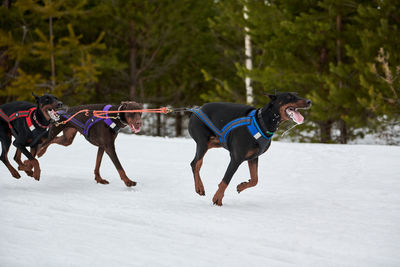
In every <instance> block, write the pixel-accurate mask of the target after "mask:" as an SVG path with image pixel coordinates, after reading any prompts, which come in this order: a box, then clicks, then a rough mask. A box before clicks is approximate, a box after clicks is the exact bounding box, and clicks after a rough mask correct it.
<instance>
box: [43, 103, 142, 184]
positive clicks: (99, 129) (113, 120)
mask: <svg viewBox="0 0 400 267" xmlns="http://www.w3.org/2000/svg"><path fill="white" fill-rule="evenodd" d="M142 108H143V106H142V104H139V103H136V102H133V101H131V102H122V103H121V104H120V105H105V104H91V105H83V106H76V107H71V108H69V109H68V110H66V112H63V113H61V114H60V115H61V118H62V121H66V120H68V119H70V120H69V121H68V122H67V123H65V124H62V121H61V122H60V123H58V125H53V126H51V128H50V131H49V136H48V138H47V139H46V140H45V141H44V142H43V144H42V145H41V147H40V148H39V152H38V156H39V157H41V156H42V155H43V154H44V153H45V152H46V150H47V148H48V146H49V145H51V144H53V143H55V144H59V145H63V146H69V145H70V144H72V142H73V140H74V138H75V136H76V133H77V132H80V133H81V134H83V135H84V136H85V138H86V139H87V140H88V141H89V143H91V144H93V145H95V146H97V147H98V151H97V159H96V167H95V169H94V175H95V178H94V179H95V180H96V181H97V182H98V183H101V184H108V183H109V182H108V181H107V180H105V179H103V178H102V177H101V176H100V164H101V160H102V158H103V154H104V151H105V152H106V153H107V154H108V156H109V157H110V158H111V160H112V162H113V163H114V166H115V167H116V168H117V171H118V173H119V175H120V177H121V179H122V181H124V183H125V184H126V186H129V187H130V186H135V185H136V182H134V181H132V180H130V179H129V178H128V176H127V175H126V173H125V171H124V169H123V168H122V165H121V163H120V161H119V159H118V157H117V153H116V152H115V144H114V142H115V139H116V138H117V135H118V132H119V130H120V129H121V128H123V127H125V126H129V128H130V129H131V131H132V132H133V133H138V132H139V131H140V128H141V126H142V120H141V116H142V113H141V112H131V113H128V112H127V113H124V112H119V113H117V115H116V117H113V116H112V115H110V117H108V116H107V115H105V116H106V117H107V118H99V117H96V116H92V117H88V116H86V114H85V113H80V114H77V115H76V116H74V117H73V115H74V114H75V113H77V112H79V111H81V110H85V109H88V110H89V113H92V112H93V111H94V110H101V111H104V112H107V111H124V110H141V109H142ZM71 117H72V118H71ZM60 132H63V135H61V136H57V135H58V134H59V133H60Z"/></svg>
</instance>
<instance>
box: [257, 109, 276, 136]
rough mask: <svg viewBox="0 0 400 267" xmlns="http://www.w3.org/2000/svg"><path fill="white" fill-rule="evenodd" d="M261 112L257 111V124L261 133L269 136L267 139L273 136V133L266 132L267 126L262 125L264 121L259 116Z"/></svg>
mask: <svg viewBox="0 0 400 267" xmlns="http://www.w3.org/2000/svg"><path fill="white" fill-rule="evenodd" d="M261 110H262V108H260V109H258V110H257V118H258V122H259V124H260V128H261V131H263V133H265V134H267V135H269V136H268V137H270V136H273V135H274V132H271V131H268V129H267V126H266V125H265V123H264V120H263V118H262V116H261Z"/></svg>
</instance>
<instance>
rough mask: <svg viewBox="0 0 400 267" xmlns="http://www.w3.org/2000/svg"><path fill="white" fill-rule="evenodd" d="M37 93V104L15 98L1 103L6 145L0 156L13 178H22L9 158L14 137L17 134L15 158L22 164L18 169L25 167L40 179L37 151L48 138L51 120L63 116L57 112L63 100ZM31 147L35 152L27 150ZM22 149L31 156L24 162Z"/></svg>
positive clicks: (0, 136)
mask: <svg viewBox="0 0 400 267" xmlns="http://www.w3.org/2000/svg"><path fill="white" fill-rule="evenodd" d="M33 96H34V97H35V100H36V106H35V105H34V104H32V103H30V102H25V101H15V102H10V103H6V104H3V105H1V106H0V142H1V145H2V153H1V156H0V159H1V161H3V163H4V164H5V165H6V166H7V168H8V170H9V171H10V173H11V175H12V176H13V177H15V178H20V177H21V176H20V174H19V173H18V171H17V170H15V169H14V167H13V166H12V165H11V164H10V162H9V161H8V157H7V154H8V151H9V149H10V145H11V136H14V138H15V140H14V142H13V145H14V146H15V147H16V148H17V149H16V153H15V156H14V160H15V161H16V162H17V163H18V170H23V171H25V172H26V174H27V175H29V176H32V177H34V178H35V179H36V180H39V179H40V167H39V162H38V161H37V160H36V159H35V156H36V150H37V147H38V145H39V144H40V143H41V141H42V139H44V138H46V136H47V134H48V129H49V127H50V123H51V122H52V121H53V122H54V121H58V120H59V118H60V117H59V116H58V114H57V112H56V111H57V109H59V108H61V107H62V102H60V101H59V100H58V99H57V98H56V97H55V96H53V95H50V94H45V95H43V96H40V97H39V96H37V95H34V94H33ZM27 146H30V147H31V152H29V151H28V150H27V149H26V147H27ZM21 152H22V153H23V154H24V155H25V156H26V157H27V158H28V160H27V161H25V162H24V163H22V161H21ZM32 168H33V171H32Z"/></svg>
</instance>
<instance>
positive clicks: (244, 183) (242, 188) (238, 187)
mask: <svg viewBox="0 0 400 267" xmlns="http://www.w3.org/2000/svg"><path fill="white" fill-rule="evenodd" d="M247 187H248V182H243V183H240V184H238V186H237V187H236V190H237V192H238V193H240V192H242V191H243V190H245V189H246V188H247Z"/></svg>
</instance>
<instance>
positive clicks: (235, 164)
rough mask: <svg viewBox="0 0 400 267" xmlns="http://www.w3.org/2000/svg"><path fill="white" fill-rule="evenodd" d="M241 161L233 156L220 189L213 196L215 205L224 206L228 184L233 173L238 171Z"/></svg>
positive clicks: (219, 186)
mask: <svg viewBox="0 0 400 267" xmlns="http://www.w3.org/2000/svg"><path fill="white" fill-rule="evenodd" d="M241 163H242V162H241V161H238V160H234V159H233V158H231V161H230V163H229V165H228V169H227V170H226V172H225V175H224V178H223V179H222V181H221V183H219V185H218V190H217V192H216V193H215V195H214V197H213V203H214V204H215V205H218V206H222V199H223V197H224V193H225V189H226V188H227V187H228V184H229V182H230V181H231V179H232V176H233V174H234V173H235V172H236V171H237V169H238V168H239V165H240V164H241Z"/></svg>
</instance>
